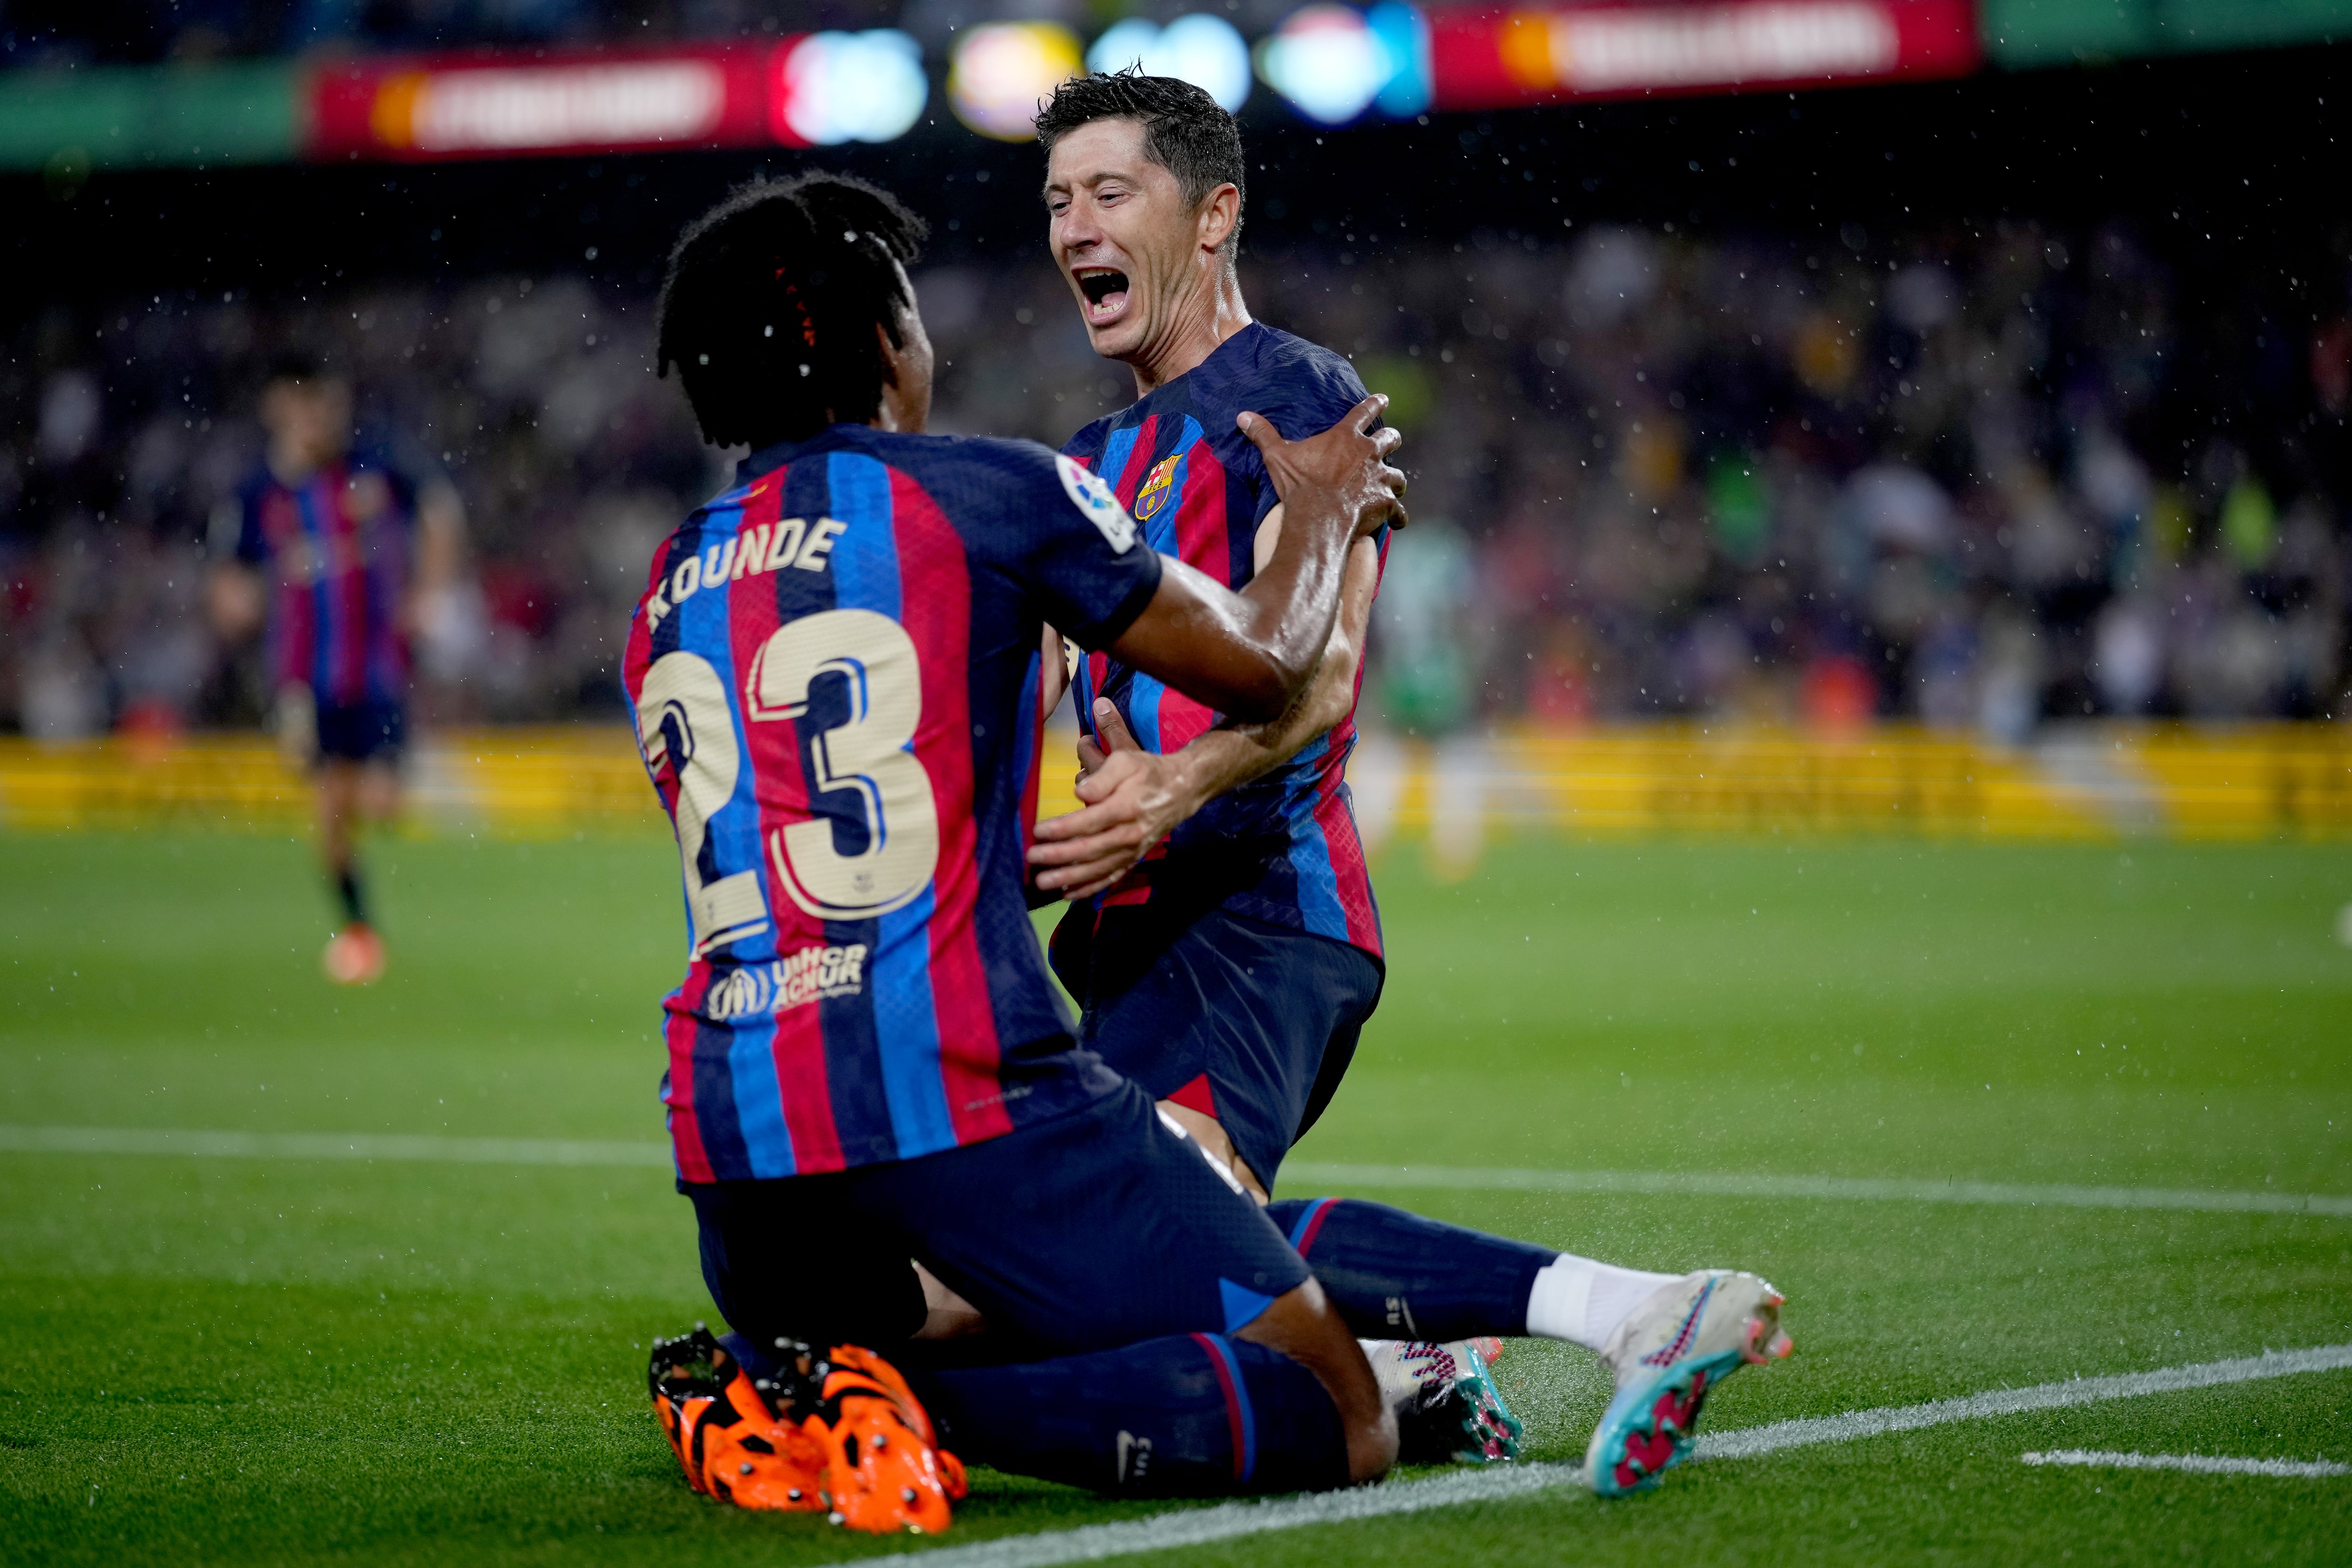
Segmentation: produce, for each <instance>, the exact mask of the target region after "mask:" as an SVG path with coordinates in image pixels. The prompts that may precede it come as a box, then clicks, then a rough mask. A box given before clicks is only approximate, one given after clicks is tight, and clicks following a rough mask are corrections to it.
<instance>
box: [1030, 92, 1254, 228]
mask: <svg viewBox="0 0 2352 1568" xmlns="http://www.w3.org/2000/svg"><path fill="white" fill-rule="evenodd" d="M1097 120H1134V121H1140V122H1141V123H1142V125H1143V155H1144V156H1145V157H1147V158H1149V159H1150V160H1151V161H1152V162H1153V163H1157V164H1159V165H1160V167H1161V168H1163V169H1165V170H1167V171H1168V172H1169V173H1170V174H1173V175H1175V176H1176V187H1177V189H1179V190H1181V191H1182V192H1183V193H1184V199H1185V201H1187V202H1188V203H1191V204H1192V205H1194V206H1198V205H1200V204H1201V200H1202V197H1204V196H1206V195H1208V194H1209V193H1210V192H1211V191H1213V190H1215V189H1216V188H1217V187H1218V186H1219V185H1228V184H1229V185H1231V186H1233V187H1234V190H1235V191H1236V192H1238V193H1240V194H1241V195H1242V196H1243V197H1244V198H1246V197H1247V196H1248V195H1249V172H1248V169H1247V166H1246V164H1245V163H1244V159H1243V156H1242V133H1241V128H1240V127H1239V126H1237V125H1235V124H1234V117H1233V116H1232V115H1230V114H1227V113H1226V112H1225V111H1224V109H1223V106H1222V105H1220V104H1219V103H1218V102H1217V100H1215V99H1213V98H1211V97H1210V96H1209V95H1208V94H1207V93H1206V92H1204V91H1202V89H1199V88H1197V87H1194V86H1193V85H1192V83H1191V82H1189V81H1180V80H1178V79H1176V78H1174V77H1172V76H1145V75H1144V74H1143V71H1142V68H1140V67H1130V68H1128V69H1126V70H1122V71H1111V72H1108V74H1106V73H1103V72H1097V73H1096V74H1095V75H1093V76H1081V77H1072V78H1071V79H1069V80H1068V81H1066V82H1064V83H1063V84H1062V85H1061V86H1059V87H1057V88H1055V89H1054V95H1053V96H1052V97H1051V98H1049V99H1047V100H1045V103H1044V105H1043V106H1042V107H1040V108H1039V109H1038V110H1037V140H1038V141H1040V142H1044V143H1045V151H1046V153H1048V154H1049V155H1050V154H1051V153H1053V151H1054V143H1055V142H1059V141H1060V140H1061V139H1062V138H1063V137H1065V136H1066V135H1068V134H1069V133H1070V132H1073V131H1076V129H1077V128H1078V127H1079V126H1081V125H1091V124H1093V123H1094V122H1095V121H1097ZM1241 236H1242V226H1241V222H1240V219H1239V218H1238V217H1236V218H1235V220H1234V232H1233V233H1232V234H1231V235H1230V236H1229V237H1227V238H1226V240H1225V254H1226V255H1228V256H1231V255H1232V254H1233V253H1234V247H1236V246H1237V245H1238V244H1239V243H1240V241H1241Z"/></svg>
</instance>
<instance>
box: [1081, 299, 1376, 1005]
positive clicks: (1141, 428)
mask: <svg viewBox="0 0 2352 1568" xmlns="http://www.w3.org/2000/svg"><path fill="white" fill-rule="evenodd" d="M1363 397H1364V384H1363V383H1362V382H1361V381H1360V380H1359V379H1358V378H1357V375H1356V371H1355V367H1354V366H1353V365H1350V364H1349V363H1348V362H1347V361H1346V360H1345V359H1343V358H1341V357H1340V356H1339V355H1338V354H1336V353H1332V352H1331V351H1330V350H1328V349H1325V348H1321V347H1318V346H1317V345H1316V344H1314V343H1310V342H1307V341H1306V340H1305V339H1303V338H1297V337H1293V336H1292V335H1291V334H1290V333H1288V332H1285V331H1276V329H1274V328H1272V327H1268V326H1265V325H1264V324H1263V323H1258V322H1253V323H1252V324H1250V325H1249V326H1246V327H1244V328H1243V329H1242V330H1241V331H1238V332H1236V333H1234V335H1233V336H1232V337H1230V338H1227V339H1226V340H1225V341H1224V342H1223V343H1220V344H1219V345H1218V346H1217V349H1216V351H1215V352H1214V353H1212V354H1210V355H1209V357H1208V358H1207V359H1206V360H1203V361H1202V363H1200V364H1199V365H1197V366H1196V367H1194V368H1193V369H1192V370H1191V371H1189V372H1187V373H1186V374H1183V375H1180V376H1178V377H1176V378H1175V379H1174V380H1173V381H1171V382H1169V383H1167V384H1164V385H1162V386H1160V387H1157V388H1155V389H1154V390H1153V391H1152V392H1151V393H1150V395H1148V396H1146V397H1144V398H1143V399H1142V400H1141V401H1140V402H1139V403H1136V404H1134V405H1132V406H1130V407H1129V408H1126V409H1124V410H1122V411H1120V412H1119V413H1117V414H1114V415H1111V416H1108V417H1106V418H1102V419H1097V420H1096V421H1095V422H1094V423H1093V424H1091V425H1089V426H1087V427H1086V428H1085V429H1083V430H1081V431H1079V432H1078V433H1077V434H1076V436H1073V437H1070V439H1069V441H1068V442H1067V443H1066V444H1065V445H1064V446H1063V447H1062V450H1063V452H1064V453H1065V454H1066V455H1067V456H1069V457H1072V458H1076V459H1077V460H1078V461H1079V462H1081V463H1084V464H1086V465H1087V468H1091V469H1092V470H1094V471H1095V472H1096V473H1097V474H1099V475H1100V476H1101V477H1102V478H1103V479H1104V480H1105V481H1106V482H1108V484H1109V486H1110V487H1111V489H1112V490H1113V491H1114V492H1115V493H1116V494H1117V496H1118V499H1119V500H1120V501H1121V502H1122V503H1124V504H1125V505H1126V506H1127V508H1128V510H1129V512H1130V513H1131V514H1132V515H1133V517H1134V518H1135V521H1136V522H1137V524H1138V525H1139V526H1140V527H1141V528H1142V530H1143V536H1144V538H1145V540H1146V541H1147V542H1149V543H1150V545H1151V547H1152V548H1153V549H1154V550H1157V551H1160V552H1163V553H1165V554H1169V555H1174V556H1177V557H1179V558H1180V559H1181V560H1182V561H1184V562H1185V563H1186V564H1188V565H1192V566H1195V567H1198V568H1199V569H1200V570H1201V571H1202V572H1205V573H1207V574H1209V575H1210V576H1212V577H1214V578H1215V579H1217V580H1218V581H1219V582H1221V583H1223V584H1226V585H1227V586H1228V587H1232V588H1234V589H1239V588H1241V587H1242V586H1243V585H1244V584H1247V583H1248V582H1249V580H1250V578H1251V576H1252V575H1253V574H1254V573H1255V554H1254V545H1255V540H1256V536H1257V528H1258V524H1260V523H1261V522H1263V521H1265V516H1266V514H1267V513H1268V512H1270V511H1272V510H1274V508H1275V505H1276V502H1277V501H1278V500H1280V498H1279V497H1278V496H1276V494H1275V489H1274V482H1273V480H1272V479H1269V478H1268V477H1267V474H1266V471H1265V459H1264V458H1261V457H1260V456H1259V454H1258V449H1257V447H1255V446H1254V445H1252V444H1251V442H1250V439H1249V437H1246V436H1244V435H1243V434H1242V433H1241V431H1240V429H1239V428H1238V427H1236V426H1235V425H1234V416H1236V415H1239V414H1241V413H1243V412H1244V411H1248V412H1254V413H1257V414H1261V415H1264V416H1265V417H1266V418H1267V419H1269V420H1271V421H1273V423H1274V427H1275V428H1276V430H1278V431H1280V432H1281V433H1282V435H1283V436H1284V437H1285V438H1286V439H1289V440H1294V441H1296V440H1299V439H1302V438H1304V437H1308V436H1313V435H1316V434H1318V433H1319V432H1321V431H1324V430H1328V429H1329V428H1330V427H1331V426H1333V425H1334V424H1337V423H1338V422H1339V418H1340V416H1342V415H1344V414H1346V413H1347V412H1348V411H1349V409H1350V408H1353V407H1354V406H1355V405H1357V404H1358V403H1360V402H1361V401H1363ZM1380 548H1381V559H1382V560H1383V561H1384V562H1385V560H1386V559H1387V551H1388V535H1387V534H1386V532H1385V531H1384V532H1382V533H1381V537H1380ZM1078 640H1079V641H1080V642H1081V643H1084V642H1085V639H1084V638H1083V637H1081V638H1079V639H1078ZM1089 646H1091V645H1089ZM1356 684H1357V689H1358V690H1359V691H1360V690H1361V689H1362V687H1363V676H1362V671H1361V670H1360V669H1359V670H1358V672H1357V682H1356ZM1098 695H1099V696H1104V697H1108V698H1109V699H1110V700H1111V701H1112V702H1113V703H1115V704H1116V705H1117V706H1118V710H1119V715H1120V717H1122V718H1124V719H1125V720H1126V721H1127V726H1128V729H1129V731H1131V732H1132V733H1133V734H1134V736H1135V738H1136V741H1137V742H1138V743H1139V744H1140V745H1142V746H1144V747H1146V748H1147V749H1149V750H1150V751H1154V752H1162V753H1165V752H1177V751H1181V750H1182V749H1183V747H1184V746H1185V745H1186V744H1187V743H1189V742H1192V740H1193V739H1195V738H1196V737H1198V736H1200V735H1202V734H1203V733H1205V732H1206V731H1209V730H1210V729H1212V728H1213V727H1214V726H1215V725H1216V724H1217V723H1218V722H1219V721H1220V718H1221V716H1220V715H1219V714H1218V713H1217V712H1216V711H1215V710H1213V709H1210V708H1208V707H1205V706H1203V705H1202V704H1201V703H1199V702H1195V701H1193V700H1192V699H1191V698H1189V697H1186V696H1184V695H1183V694H1182V693H1181V692H1178V691H1171V690H1170V689H1168V688H1167V687H1166V686H1164V685H1163V684H1161V683H1160V681H1158V680H1155V679H1152V678H1151V677H1150V676H1148V675H1145V674H1143V673H1142V672H1141V671H1139V670H1136V669H1130V668H1128V667H1127V666H1125V665H1123V664H1119V663H1118V662H1117V661H1116V660H1114V659H1112V658H1110V657H1109V656H1108V655H1107V654H1103V653H1093V654H1090V655H1088V656H1087V658H1086V659H1085V660H1083V661H1082V662H1081V663H1080V665H1079V667H1078V679H1077V703H1078V715H1079V721H1080V722H1081V723H1083V724H1085V725H1086V726H1087V729H1088V730H1090V731H1091V730H1092V729H1093V728H1094V701H1095V698H1096V697H1097V696H1098ZM1355 747H1356V720H1355V710H1354V707H1353V705H1352V704H1351V705H1350V707H1349V712H1348V717H1347V718H1345V719H1343V720H1341V721H1339V723H1338V724H1336V725H1334V726H1333V727H1332V728H1331V729H1330V730H1329V731H1326V732H1325V733H1324V734H1323V735H1321V736H1320V737H1318V738H1317V739H1316V740H1313V741H1310V742H1307V746H1306V747H1305V748H1304V749H1303V750H1301V751H1300V752H1298V754H1297V756H1295V757H1293V758H1291V760H1290V761H1289V762H1287V763H1284V764H1283V765H1282V766H1281V767H1279V768H1276V769H1275V770H1273V771H1272V772H1270V773H1266V774H1265V775H1264V776H1263V777H1260V778H1257V779H1254V780H1252V781H1251V782H1250V783H1248V784H1244V785H1242V786H1241V787H1239V788H1238V789H1234V790H1233V791H1231V792H1229V793H1228V794H1226V795H1222V796H1220V797H1219V798H1217V799H1216V800H1213V801H1212V802H1210V803H1209V804H1208V805H1206V806H1204V807H1202V810H1201V811H1200V812H1199V813H1198V814H1197V815H1195V816H1193V817H1192V819H1191V820H1190V821H1187V822H1185V823H1184V824H1182V825H1181V826H1179V827H1178V828H1177V829H1176V831H1175V832H1174V833H1173V834H1171V836H1170V837H1169V839H1168V842H1167V843H1166V844H1165V845H1163V846H1161V847H1160V848H1159V849H1157V850H1155V851H1154V852H1153V853H1152V854H1151V855H1150V856H1149V857H1147V858H1145V859H1144V860H1143V861H1142V862H1141V863H1140V864H1139V865H1138V866H1137V867H1136V868H1135V869H1134V870H1133V871H1132V872H1130V873H1129V875H1128V877H1127V878H1126V879H1124V880H1123V881H1121V882H1120V883H1119V884H1118V886H1116V887H1114V888H1112V889H1109V890H1108V891H1107V892H1103V893H1099V894H1097V895H1096V898H1095V905H1096V909H1097V920H1098V921H1100V920H1101V919H1102V917H1103V916H1104V915H1105V914H1107V913H1108V911H1110V910H1116V909H1118V908H1119V907H1120V906H1122V905H1132V904H1140V903H1145V902H1148V901H1149V900H1150V899H1151V898H1152V896H1153V890H1154V889H1155V888H1167V889H1173V888H1174V887H1176V886H1178V885H1180V884H1184V885H1188V886H1189V887H1190V888H1191V889H1192V890H1193V891H1195V892H1197V891H1198V890H1200V889H1208V890H1210V892H1211V894H1212V896H1214V897H1215V898H1216V901H1217V902H1219V903H1221V904H1222V906H1223V908H1225V909H1228V910H1233V911H1234V913H1236V914H1244V915H1249V916H1253V917H1255V918H1256V919H1259V920H1265V921H1272V922H1274V923H1276V924H1277V925H1285V926H1289V927H1292V928H1294V929H1297V930H1303V931H1313V932H1315V933H1316V934H1318V935H1319V936H1328V937H1332V938H1335V939H1337V940H1339V941H1340V942H1351V943H1353V944H1354V945H1355V946H1357V947H1360V948H1362V949H1363V950H1364V951H1365V952H1370V954H1372V955H1373V956H1374V957H1376V958H1377V957H1379V956H1381V921H1380V910H1379V908H1378V906H1377V905H1376V904H1375V903H1374V901H1373V899H1372V883H1371V877H1370V874H1369V872H1368V871H1367V870H1366V868H1365V865H1364V848H1363V842H1362V840H1361V839H1360V837H1358V836H1357V833H1356V817H1355V812H1354V809H1353V807H1352V806H1351V805H1349V797H1348V786H1347V784H1346V782H1345V774H1346V771H1347V766H1348V757H1349V753H1350V752H1353V751H1354V750H1355ZM1102 929H1103V931H1105V932H1106V933H1108V931H1110V930H1111V929H1112V928H1111V927H1110V926H1109V925H1104V926H1103V928H1102Z"/></svg>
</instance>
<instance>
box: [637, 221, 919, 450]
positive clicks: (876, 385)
mask: <svg viewBox="0 0 2352 1568" xmlns="http://www.w3.org/2000/svg"><path fill="white" fill-rule="evenodd" d="M928 233H929V226H927V225H926V224H925V223H924V222H923V220H922V219H921V218H919V217H917V216H915V215H914V214H913V213H910V212H908V210H907V209H906V208H905V207H904V206H902V205H899V203H898V198H896V197H895V196H893V195H890V194H889V193H888V192H887V191H884V190H880V189H878V188H877V187H876V186H873V185H869V184H866V183H865V182H864V181H862V180H856V179H851V178H849V177H848V176H846V175H842V174H803V175H800V176H798V177H796V178H793V179H790V180H755V181H753V182H751V184H747V185H744V186H742V187H741V188H740V189H739V190H737V191H736V192H735V193H734V194H733V195H730V196H729V197H728V198H727V199H726V200H725V201H723V202H721V203H719V205H717V206H715V207H713V208H711V209H710V210H709V212H707V213H705V214H703V215H702V216H700V217H698V218H697V219H695V220H694V222H693V223H691V224H689V225H688V226H687V229H686V232H685V233H683V234H681V235H680V236H678V240H677V247H675V248H673V249H672V250H671V252H670V257H669V273H668V276H667V278H666V279H664V280H663V282H662V292H661V306H660V317H661V320H660V328H659V339H658V342H657V344H656V349H655V354H654V363H655V368H656V370H658V371H659V372H660V374H663V375H664V376H667V375H668V374H669V371H670V367H671V366H672V365H673V364H674V365H676V366H677V374H678V380H679V382H680V383H681V384H683V385H684V386H685V388H686V397H687V401H688V403H690V404H692V405H693V406H694V417H695V421H696V423H698V425H700V426H701V427H702V437H703V439H704V440H706V441H709V442H710V443H712V444H713V445H714V446H720V447H731V446H737V445H740V444H743V443H747V442H748V443H750V444H751V445H753V446H765V445H768V444H770V443H772V442H775V441H784V440H800V439H803V438H805V437H810V436H813V435H814V434H816V432H818V431H819V430H822V429H823V428H824V426H826V424H828V423H830V422H846V423H856V422H858V421H862V420H866V419H870V418H872V417H873V416H874V412H875V410H876V409H877V408H879V407H880V406H881V404H882V388H883V385H884V384H885V383H886V382H887V381H888V379H889V377H890V371H889V367H888V365H887V363H885V361H884V359H883V357H882V349H881V345H880V344H879V343H878V342H876V341H875V336H874V329H875V328H876V326H877V325H878V326H880V327H881V329H882V330H883V331H886V332H887V333H888V334H889V335H890V342H891V344H892V345H893V346H894V347H897V346H903V342H904V340H903V339H902V338H901V337H900V335H899V330H898V324H899V317H900V314H901V312H903V311H906V310H911V309H912V308H913V306H914V300H913V298H912V296H911V295H910V294H909V293H908V289H907V283H906V275H905V273H904V272H903V271H902V270H901V268H904V267H906V266H908V264H910V263H912V262H913V261H914V260H915V258H917V257H918V256H919V255H920V254H921V251H922V243H923V239H924V237H925V236H926V235H927V234H928ZM894 263H895V264H896V265H894Z"/></svg>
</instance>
